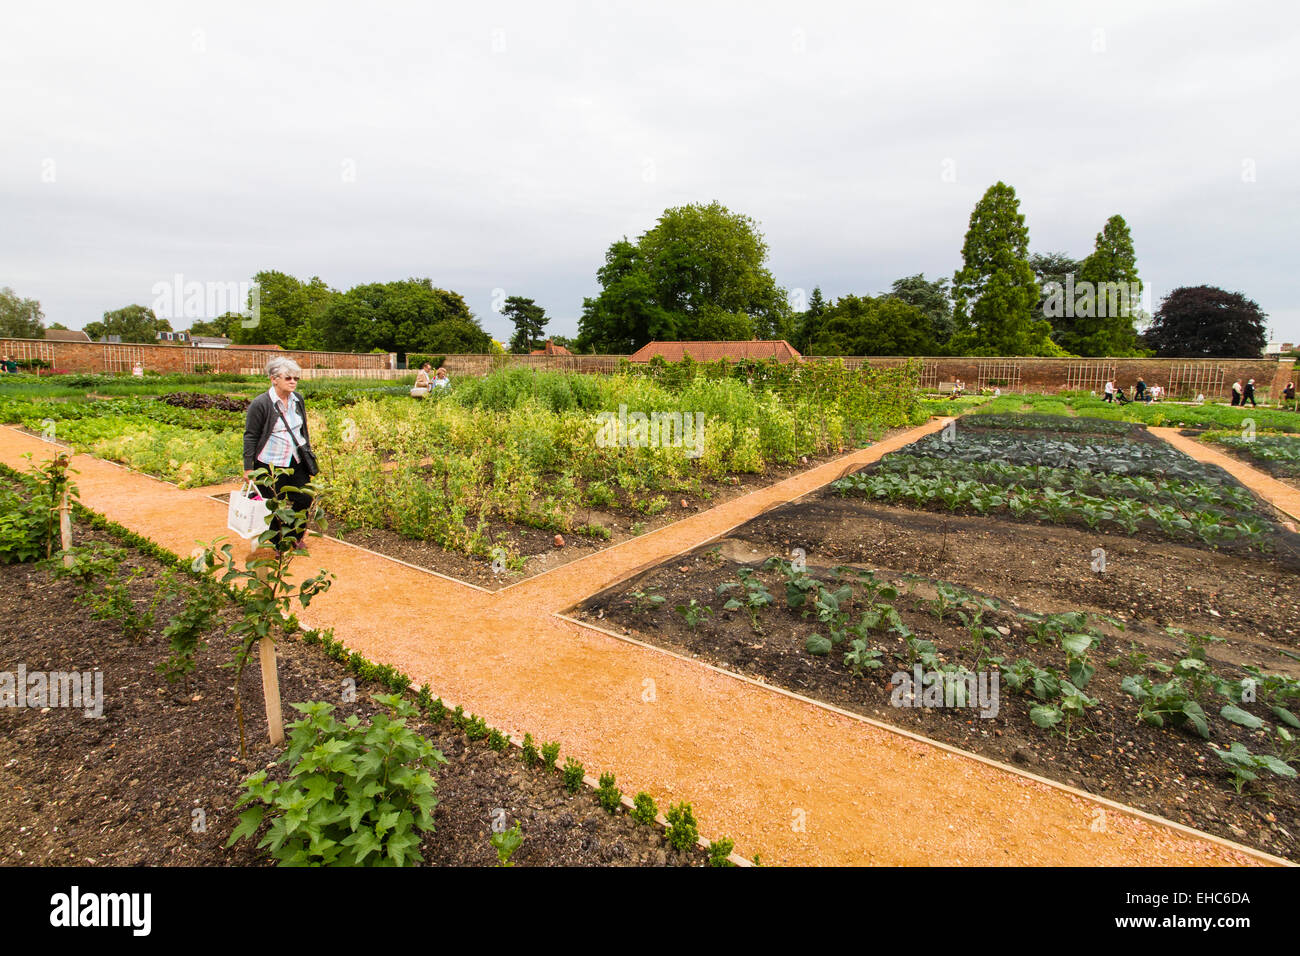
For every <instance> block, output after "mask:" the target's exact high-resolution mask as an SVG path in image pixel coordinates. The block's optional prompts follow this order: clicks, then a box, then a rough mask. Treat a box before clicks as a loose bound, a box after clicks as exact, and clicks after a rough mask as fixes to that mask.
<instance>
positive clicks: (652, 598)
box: [629, 586, 667, 614]
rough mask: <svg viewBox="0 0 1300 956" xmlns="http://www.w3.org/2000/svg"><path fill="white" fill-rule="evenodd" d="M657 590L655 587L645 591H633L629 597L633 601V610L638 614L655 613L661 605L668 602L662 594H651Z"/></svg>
mask: <svg viewBox="0 0 1300 956" xmlns="http://www.w3.org/2000/svg"><path fill="white" fill-rule="evenodd" d="M654 590H657V588H656V587H655V586H651V587H648V588H646V589H645V590H644V591H642V590H637V591H633V592H632V593H631V594H630V595H629V597H630V598H631V599H632V610H633V611H634V612H635V613H637V614H645V613H646V612H647V611H653V610H654V609H655V608H657V607H658V606H659V605H661V604H663V603H664V601H666V600H667V598H665V597H664V596H663V595H662V594H651V593H650V592H651V591H654Z"/></svg>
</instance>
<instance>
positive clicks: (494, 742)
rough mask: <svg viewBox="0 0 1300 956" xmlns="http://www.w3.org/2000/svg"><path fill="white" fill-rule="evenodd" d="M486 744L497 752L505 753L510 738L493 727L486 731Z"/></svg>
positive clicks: (508, 746)
mask: <svg viewBox="0 0 1300 956" xmlns="http://www.w3.org/2000/svg"><path fill="white" fill-rule="evenodd" d="M488 746H489V747H491V748H492V749H493V750H495V751H496V752H497V753H505V752H506V751H507V750H509V749H510V738H509V737H507V736H506V735H505V734H503V733H502V732H501V731H499V730H497V729H496V728H495V727H493V728H492V729H491V730H490V731H488Z"/></svg>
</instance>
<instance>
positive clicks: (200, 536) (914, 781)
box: [0, 421, 1284, 866]
mask: <svg viewBox="0 0 1300 956" xmlns="http://www.w3.org/2000/svg"><path fill="white" fill-rule="evenodd" d="M942 425H943V422H942V421H935V422H931V423H930V424H929V425H925V426H921V427H920V428H917V429H913V430H912V431H910V432H908V433H905V434H902V435H899V436H895V437H894V438H892V439H890V440H888V441H885V442H881V443H880V444H877V445H875V446H873V447H871V448H868V449H863V450H860V451H856V452H854V453H852V454H850V455H847V456H845V457H844V458H841V459H839V460H837V461H834V462H830V463H828V464H825V465H822V466H819V467H817V468H814V469H811V470H810V471H808V472H806V473H804V474H801V475H797V476H795V477H793V478H790V479H787V480H786V481H783V482H780V483H778V484H776V485H773V486H770V487H768V488H765V489H762V490H760V491H756V492H754V493H753V494H750V495H747V496H745V497H743V498H738V499H733V500H732V501H729V502H727V503H725V504H723V505H720V506H718V507H717V508H714V509H711V510H710V511H707V512H703V513H700V514H697V515H694V516H692V517H690V518H687V519H684V520H682V521H680V522H677V523H675V524H673V525H670V526H668V527H665V528H662V529H660V530H658V531H655V532H652V533H650V534H647V535H643V536H641V537H638V538H634V539H631V540H629V541H627V542H624V543H622V544H620V545H617V546H615V547H612V548H610V549H608V550H607V551H605V552H603V553H601V554H597V555H592V556H590V557H586V558H582V559H580V560H578V561H574V562H572V563H570V564H567V565H564V566H563V567H560V568H556V569H555V570H553V571H550V572H548V573H546V574H543V575H539V576H537V577H535V578H532V579H530V580H528V581H524V582H522V583H520V584H517V585H514V586H512V587H510V588H507V589H504V590H502V591H500V592H497V593H495V594H493V593H489V592H486V591H483V590H481V589H477V588H473V587H470V586H467V585H464V584H461V583H459V582H455V581H452V580H450V579H448V578H443V577H439V576H437V575H434V574H431V573H429V572H427V571H423V570H420V569H418V568H414V567H411V566H409V565H405V564H403V563H401V562H398V561H394V560H391V559H389V558H385V557H383V556H381V555H377V554H374V553H372V552H369V551H365V550H363V549H361V548H356V547H352V546H350V545H346V544H343V543H342V542H337V541H334V540H330V539H315V540H313V543H312V553H311V556H310V558H307V559H300V560H304V562H305V563H306V565H307V566H308V567H310V569H311V570H312V571H315V570H316V568H318V567H325V568H328V569H329V570H331V571H333V572H334V573H335V574H336V575H337V580H336V583H335V585H334V587H333V588H332V589H331V590H330V591H329V592H328V593H326V594H325V595H323V596H321V597H320V598H318V599H316V600H315V601H313V602H312V605H311V607H310V608H309V609H308V610H307V611H306V612H305V613H303V614H302V615H300V616H301V617H302V619H303V620H304V623H306V624H307V625H308V626H311V627H316V628H319V627H332V628H333V629H334V631H335V635H336V636H337V637H338V638H339V639H341V640H343V641H344V642H345V643H346V644H347V645H348V647H349V648H351V649H353V650H356V651H359V652H360V653H361V654H363V655H364V656H366V657H367V658H370V659H371V660H374V661H376V662H381V663H388V664H391V665H393V666H396V667H398V668H400V669H401V670H402V671H404V672H405V673H407V674H409V675H411V677H412V678H414V680H415V681H416V682H417V683H425V682H427V683H428V684H429V685H430V687H431V688H433V690H434V692H435V693H436V694H439V695H441V696H442V698H443V699H444V700H445V701H446V702H447V703H448V704H449V705H451V706H454V705H457V704H459V705H461V706H463V707H464V708H465V710H466V711H467V712H473V713H477V714H480V715H482V716H483V717H485V718H486V719H487V721H488V723H489V724H491V725H493V726H496V727H499V728H501V729H503V730H507V731H509V732H511V733H512V734H513V735H514V736H515V737H517V738H518V737H520V736H522V733H523V732H524V731H529V732H531V733H532V734H533V735H534V737H536V738H537V739H539V740H559V741H561V742H562V743H563V744H564V752H563V754H562V756H563V755H565V754H570V755H573V756H576V757H577V758H578V759H579V760H581V761H582V762H583V764H584V765H585V766H586V767H587V768H588V772H589V773H590V774H593V775H594V774H596V773H599V772H601V771H603V770H612V771H614V772H615V773H616V774H617V776H618V782H619V785H620V787H621V788H622V789H623V790H624V791H625V792H627V793H635V792H636V791H638V790H647V791H649V792H650V793H651V794H653V795H654V796H655V798H656V800H658V802H659V804H660V806H661V807H662V808H665V809H666V808H667V805H668V804H669V803H670V802H675V801H678V800H689V801H691V802H692V803H693V804H694V807H695V810H696V816H697V818H698V819H699V820H700V821H701V823H702V835H703V836H704V837H705V838H706V839H707V838H716V837H719V836H723V835H728V836H731V837H733V838H734V839H735V841H736V849H737V851H738V852H739V853H742V854H744V855H746V856H752V855H753V854H755V853H758V854H761V857H762V860H763V862H765V863H774V864H816V865H828V864H882V865H894V864H912V865H917V864H921V865H924V864H936V865H987V864H1004V865H1157V866H1163V865H1227V866H1241V865H1254V864H1259V863H1269V862H1272V863H1282V862H1284V861H1280V860H1277V859H1275V858H1273V857H1269V856H1267V855H1265V854H1261V853H1258V852H1256V851H1253V850H1249V849H1247V848H1244V847H1238V846H1235V845H1233V844H1230V843H1227V842H1226V841H1223V840H1220V839H1218V838H1216V837H1212V836H1209V835H1206V834H1201V833H1197V832H1196V831H1193V830H1190V829H1188V828H1186V827H1182V826H1180V825H1178V824H1175V823H1171V822H1169V821H1163V820H1159V819H1157V818H1155V817H1151V816H1149V815H1146V814H1143V813H1141V812H1139V811H1135V810H1131V809H1127V808H1124V807H1121V806H1119V805H1118V804H1114V803H1111V802H1109V801H1104V800H1099V799H1096V798H1094V797H1091V796H1089V795H1087V794H1084V793H1081V792H1079V791H1073V790H1070V789H1069V788H1065V787H1062V786H1060V785H1057V784H1052V783H1050V782H1048V781H1045V780H1042V779H1040V778H1035V777H1032V776H1030V775H1027V774H1024V773H1020V772H1018V771H1016V770H1014V769H1013V768H1011V767H1006V766H1003V765H1000V764H995V763H993V762H991V761H988V760H985V759H983V758H980V757H975V756H972V755H969V754H964V753H961V752H959V751H956V750H954V749H952V748H950V747H947V746H945V745H942V744H938V743H934V742H932V741H927V740H924V739H922V738H919V737H915V736H913V735H910V734H907V733H905V732H901V731H896V730H893V729H890V728H887V727H885V726H884V725H881V724H877V723H875V722H873V721H870V720H866V719H863V718H860V717H857V716H854V715H850V714H847V713H844V712H841V711H837V710H835V709H834V708H830V707H826V706H823V705H819V704H816V703H815V702H812V701H807V700H804V699H802V698H798V697H796V696H794V695H792V694H788V693H786V692H783V691H780V690H776V689H773V688H769V687H766V686H763V685H760V684H758V683H756V682H754V681H751V680H748V679H746V678H742V677H737V676H735V675H730V674H726V673H723V672H722V671H719V670H717V669H715V668H712V667H710V666H707V665H705V664H702V663H700V662H698V661H693V660H689V659H686V658H682V657H680V656H677V655H674V654H671V653H667V652H664V651H661V650H659V649H656V648H651V647H647V646H644V645H641V644H638V643H637V642H634V641H630V640H627V639H625V638H620V637H618V636H616V635H613V634H609V633H606V632H604V631H601V630H599V629H596V628H592V627H588V626H585V625H582V624H579V623H578V622H575V621H571V620H569V619H566V618H564V617H562V616H561V615H560V613H559V612H561V611H563V610H564V609H565V608H567V607H569V606H571V605H572V604H573V603H574V602H576V601H577V600H579V599H581V598H582V597H584V596H586V595H588V594H591V593H593V592H594V591H596V590H599V589H600V588H603V587H606V586H608V585H609V584H612V583H615V582H617V581H618V580H621V579H622V578H625V577H627V576H628V575H629V574H631V573H634V572H635V571H636V570H637V569H639V568H642V567H645V566H647V565H651V564H654V563H657V562H658V561H660V560H663V559H664V558H666V557H669V556H671V555H673V554H676V553H679V552H681V551H683V550H686V549H688V548H691V547H695V546H697V545H699V544H701V543H703V542H705V541H707V540H709V539H711V538H713V537H715V536H717V535H719V534H721V533H723V532H725V531H727V530H729V529H730V528H732V527H734V526H735V525H737V524H739V523H741V522H743V521H745V520H747V519H748V518H750V517H752V516H753V515H755V514H757V513H759V512H760V511H762V510H763V509H765V508H768V507H771V506H772V505H775V504H778V503H780V502H783V501H786V500H790V499H793V498H796V497H799V496H801V495H803V494H805V493H807V492H809V491H811V490H813V489H815V488H817V487H820V486H821V485H823V484H825V483H826V482H828V481H830V480H832V479H834V478H835V477H837V476H838V475H839V474H840V473H842V472H843V471H845V470H846V469H848V468H854V467H858V466H859V465H861V464H864V463H866V462H868V461H872V460H874V459H876V458H878V457H879V456H880V455H882V454H884V453H885V452H887V451H889V450H891V449H893V448H896V447H898V446H900V445H902V444H905V443H906V442H909V441H913V440H915V439H916V438H917V437H919V436H920V435H922V434H925V433H927V432H930V431H934V430H937V429H938V428H940V427H942ZM49 450H50V446H49V445H48V444H47V443H45V442H43V441H41V440H40V439H38V438H35V437H33V436H30V435H26V434H24V433H22V432H19V431H17V430H16V429H13V428H4V429H3V430H0V460H3V461H4V462H6V463H7V464H9V465H11V466H12V467H18V468H22V467H24V466H25V463H24V461H23V460H22V458H21V455H22V453H23V452H25V451H32V452H35V454H36V457H37V460H41V459H42V458H43V457H46V456H48V453H49ZM73 467H74V468H76V469H78V470H79V472H80V474H78V475H77V476H76V477H75V480H76V482H77V484H78V486H79V487H80V492H81V500H82V501H83V502H84V503H85V504H86V505H87V506H88V507H90V508H92V509H94V510H96V511H99V512H101V513H103V514H104V515H106V516H107V517H109V518H111V519H112V520H114V521H117V522H119V523H120V524H123V525H125V526H127V527H129V528H131V529H132V530H134V531H136V532H138V533H140V534H143V535H146V536H148V537H149V538H151V539H153V540H154V541H156V542H158V543H159V544H161V545H162V546H163V547H165V548H167V549H168V550H170V551H173V552H175V553H177V554H181V555H185V554H189V553H190V552H191V550H192V549H193V548H194V547H195V544H196V542H198V541H209V540H211V539H213V538H216V537H218V536H220V535H222V534H228V532H225V528H224V525H225V505H224V504H222V503H220V502H217V501H214V500H212V499H211V498H210V497H208V496H207V495H206V494H205V492H204V490H203V489H196V490H190V491H182V490H179V489H177V488H175V487H174V486H172V485H169V484H167V483H165V482H161V481H158V480H156V479H152V478H148V477H146V476H142V475H139V474H136V473H134V472H131V471H129V470H127V469H125V468H122V467H119V466H116V465H113V464H111V463H107V462H102V461H99V460H97V459H94V458H90V457H87V456H84V455H78V456H76V457H75V458H74V460H73ZM236 550H237V553H238V551H239V548H238V547H237V549H236Z"/></svg>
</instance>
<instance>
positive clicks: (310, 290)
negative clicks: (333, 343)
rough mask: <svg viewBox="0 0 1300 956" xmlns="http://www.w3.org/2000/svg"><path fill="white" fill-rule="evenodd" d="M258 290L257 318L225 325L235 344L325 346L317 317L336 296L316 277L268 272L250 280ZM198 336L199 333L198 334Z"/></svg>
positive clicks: (296, 347)
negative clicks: (304, 277)
mask: <svg viewBox="0 0 1300 956" xmlns="http://www.w3.org/2000/svg"><path fill="white" fill-rule="evenodd" d="M253 281H254V282H256V283H257V285H258V287H259V292H258V296H259V316H258V320H257V323H256V324H255V325H254V324H250V323H251V321H252V320H251V319H248V320H247V321H241V322H239V323H238V324H236V325H233V326H227V327H228V329H229V331H228V332H227V333H226V334H227V335H228V336H229V337H230V338H231V339H233V340H234V342H235V344H236V345H279V346H282V347H283V348H286V349H319V348H324V347H325V334H324V330H323V329H321V328H320V320H321V316H322V315H323V314H324V312H325V309H326V308H327V307H328V306H329V304H330V303H331V302H332V301H333V300H334V299H335V298H336V297H337V296H338V295H339V293H338V292H336V291H334V290H333V289H331V288H330V287H329V286H328V285H326V284H325V282H324V280H322V279H321V278H320V277H319V276H312V277H311V278H310V279H308V280H307V281H306V282H303V281H302V280H300V279H296V278H294V277H293V276H291V275H288V274H286V273H284V272H278V271H276V270H274V269H268V270H265V271H263V272H259V273H258V274H257V275H255V276H254V277H253ZM201 334H202V333H201Z"/></svg>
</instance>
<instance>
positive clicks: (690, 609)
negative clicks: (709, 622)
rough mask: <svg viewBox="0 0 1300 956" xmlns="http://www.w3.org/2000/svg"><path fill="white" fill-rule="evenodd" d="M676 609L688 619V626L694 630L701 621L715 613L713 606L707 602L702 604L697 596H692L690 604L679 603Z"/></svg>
mask: <svg viewBox="0 0 1300 956" xmlns="http://www.w3.org/2000/svg"><path fill="white" fill-rule="evenodd" d="M676 610H677V613H678V614H680V615H681V616H682V617H683V618H685V619H686V626H687V627H688V628H690V629H691V630H692V631H693V630H695V629H696V628H697V627H699V625H700V622H701V621H703V620H704V619H705V618H707V617H710V616H712V614H713V608H711V607H709V606H708V605H707V604H700V603H699V602H698V601H696V600H695V598H691V603H690V604H679V605H677V608H676Z"/></svg>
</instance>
